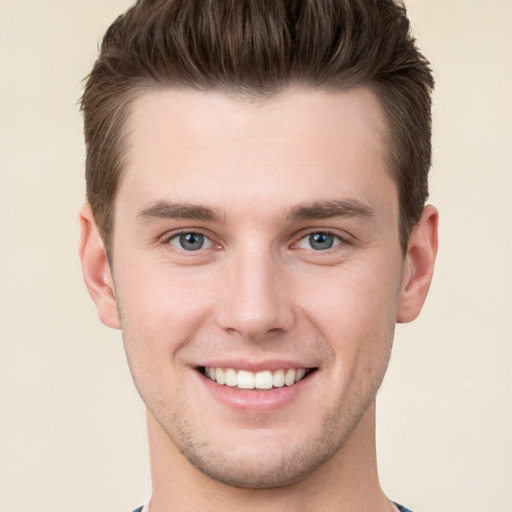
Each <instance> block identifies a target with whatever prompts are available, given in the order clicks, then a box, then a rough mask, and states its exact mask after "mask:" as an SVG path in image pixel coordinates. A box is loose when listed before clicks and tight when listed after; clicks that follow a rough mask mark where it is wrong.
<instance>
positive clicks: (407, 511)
mask: <svg viewBox="0 0 512 512" xmlns="http://www.w3.org/2000/svg"><path fill="white" fill-rule="evenodd" d="M395 505H396V508H397V509H398V510H400V512H412V510H409V509H408V508H406V507H404V506H403V505H400V504H398V503H395ZM134 512H138V511H137V510H135V511H134Z"/></svg>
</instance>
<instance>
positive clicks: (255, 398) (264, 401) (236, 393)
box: [199, 372, 317, 414]
mask: <svg viewBox="0 0 512 512" xmlns="http://www.w3.org/2000/svg"><path fill="white" fill-rule="evenodd" d="M316 373H317V372H314V373H311V374H309V375H308V376H307V377H306V378H304V379H302V380H300V381H299V382H297V383H296V384H294V385H293V386H283V387H281V388H272V389H269V390H261V391H260V390H255V389H254V390H248V389H238V388H235V387H230V386H225V385H221V384H217V383H216V382H214V381H212V380H210V379H208V378H206V377H205V376H204V375H202V374H199V376H200V378H201V381H202V382H203V384H204V385H205V386H206V388H207V389H208V391H209V392H210V393H211V394H212V395H213V396H214V398H215V399H216V400H218V401H219V402H221V403H222V404H224V405H227V406H228V407H230V408H232V409H234V410H236V411H240V412H244V413H253V414H262V413H269V412H273V411H276V410H278V409H281V408H283V407H285V406H287V405H289V404H291V403H292V402H293V401H294V400H295V399H296V398H297V396H298V395H299V393H301V392H303V391H304V390H305V389H306V387H307V386H308V385H309V383H310V382H311V381H312V379H314V377H315V375H316Z"/></svg>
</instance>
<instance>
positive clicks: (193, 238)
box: [169, 231, 213, 251]
mask: <svg viewBox="0 0 512 512" xmlns="http://www.w3.org/2000/svg"><path fill="white" fill-rule="evenodd" d="M169 243H170V244H171V245H172V246H174V247H176V248H177V249H180V250H183V251H199V250H200V249H209V248H210V247H212V246H213V242H212V241H211V240H210V239H209V238H208V237H206V236H204V235H203V234H201V233H194V232H192V231H189V232H182V233H177V234H176V235H174V236H172V237H171V238H170V239H169Z"/></svg>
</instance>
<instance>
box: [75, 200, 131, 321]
mask: <svg viewBox="0 0 512 512" xmlns="http://www.w3.org/2000/svg"><path fill="white" fill-rule="evenodd" d="M78 250H79V254H80V261H81V262H82V272H83V275H84V281H85V285H86V286H87V289H88V290H89V294H90V296H91V297H92V300H93V301H94V303H95V304H96V308H97V310H98V316H99V317H100V320H101V321H102V322H103V323H104V324H105V325H107V326H108V327H113V328H115V329H119V328H120V326H121V322H120V320H119V314H118V312H117V305H116V296H115V289H114V280H113V278H112V274H111V272H110V266H109V264H108V258H107V252H106V250H105V246H104V245H103V240H102V239H101V235H100V231H99V229H98V225H97V224H96V220H95V218H94V215H93V213H92V210H91V207H90V206H89V205H85V206H84V207H83V208H82V209H81V210H80V244H79V248H78Z"/></svg>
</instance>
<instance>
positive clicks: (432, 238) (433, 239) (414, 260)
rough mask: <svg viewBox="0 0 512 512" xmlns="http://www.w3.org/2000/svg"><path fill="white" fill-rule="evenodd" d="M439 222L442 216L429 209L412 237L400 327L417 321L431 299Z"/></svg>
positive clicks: (402, 292)
mask: <svg viewBox="0 0 512 512" xmlns="http://www.w3.org/2000/svg"><path fill="white" fill-rule="evenodd" d="M438 219H439V213H438V211H437V209H436V208H435V207H434V206H430V205H429V206H427V207H425V209H424V210H423V213H422V215H421V218H420V220H419V222H418V224H416V226H414V228H413V230H412V233H411V236H410V237H409V244H408V246H407V254H406V257H405V262H404V274H403V281H402V291H401V297H400V303H399V306H398V311H397V318H396V320H397V322H399V323H406V322H411V321H412V320H414V319H415V318H416V317H417V316H418V315H419V313H420V311H421V308H422V307H423V304H424V302H425V299H426V297H427V293H428V290H429V288H430V283H431V281H432V275H433V272H434V263H435V259H436V254H437V245H438V235H437V226H438Z"/></svg>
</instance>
